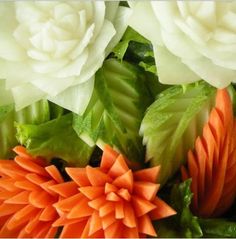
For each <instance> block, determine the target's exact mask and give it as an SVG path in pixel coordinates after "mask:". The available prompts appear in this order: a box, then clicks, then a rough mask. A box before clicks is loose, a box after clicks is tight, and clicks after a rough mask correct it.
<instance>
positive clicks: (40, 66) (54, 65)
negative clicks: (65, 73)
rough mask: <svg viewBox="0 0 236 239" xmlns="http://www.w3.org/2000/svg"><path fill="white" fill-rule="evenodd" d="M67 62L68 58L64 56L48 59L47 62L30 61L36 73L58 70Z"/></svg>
mask: <svg viewBox="0 0 236 239" xmlns="http://www.w3.org/2000/svg"><path fill="white" fill-rule="evenodd" d="M68 63H69V60H68V59H67V58H65V57H64V58H61V59H55V60H50V61H47V62H41V61H32V62H31V67H32V69H33V70H34V71H35V72H36V73H41V74H46V73H47V74H48V73H53V72H56V71H58V70H59V69H61V68H62V67H64V66H65V65H67V64H68Z"/></svg>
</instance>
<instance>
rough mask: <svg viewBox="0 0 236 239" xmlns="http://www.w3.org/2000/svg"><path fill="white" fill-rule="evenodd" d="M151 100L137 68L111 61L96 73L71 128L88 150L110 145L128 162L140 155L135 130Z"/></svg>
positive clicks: (142, 150)
mask: <svg viewBox="0 0 236 239" xmlns="http://www.w3.org/2000/svg"><path fill="white" fill-rule="evenodd" d="M151 98H152V97H151V96H150V94H149V92H148V90H147V88H146V86H145V79H144V78H143V77H142V74H141V72H140V71H139V69H138V68H136V67H134V66H133V65H131V64H129V63H127V62H125V61H123V62H119V61H118V60H115V59H109V60H107V61H105V63H104V65H103V67H102V68H101V69H100V70H99V71H98V72H97V74H96V80H95V90H94V93H93V96H92V99H91V101H90V104H89V106H88V108H87V109H86V112H85V113H84V114H83V115H82V116H79V115H76V114H74V122H73V127H74V129H75V131H76V132H77V134H78V136H79V137H80V138H82V139H83V140H84V141H85V142H87V143H88V144H89V145H90V146H94V145H95V144H96V145H98V146H99V147H100V148H103V146H104V145H105V144H110V145H111V146H113V147H114V148H116V149H117V150H118V151H120V152H121V153H123V154H125V155H126V156H127V157H128V158H129V159H130V160H132V161H141V160H142V158H143V155H144V148H143V146H142V139H141V137H140V136H139V127H140V123H141V120H142V118H143V115H144V111H145V109H146V107H147V106H148V105H149V104H150V102H151Z"/></svg>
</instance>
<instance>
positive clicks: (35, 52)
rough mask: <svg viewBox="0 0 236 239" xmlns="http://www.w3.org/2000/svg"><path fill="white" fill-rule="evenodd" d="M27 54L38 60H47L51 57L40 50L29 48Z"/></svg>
mask: <svg viewBox="0 0 236 239" xmlns="http://www.w3.org/2000/svg"><path fill="white" fill-rule="evenodd" d="M27 55H28V56H29V57H30V58H32V59H34V60H38V61H49V60H50V59H51V57H50V55H48V54H45V53H44V52H42V51H39V50H36V49H30V50H28V51H27Z"/></svg>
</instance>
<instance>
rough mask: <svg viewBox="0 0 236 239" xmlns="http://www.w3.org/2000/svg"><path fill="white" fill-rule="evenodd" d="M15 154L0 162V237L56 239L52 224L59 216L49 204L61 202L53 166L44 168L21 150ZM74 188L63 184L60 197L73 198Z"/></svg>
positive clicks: (54, 228) (59, 180)
mask: <svg viewBox="0 0 236 239" xmlns="http://www.w3.org/2000/svg"><path fill="white" fill-rule="evenodd" d="M14 151H15V152H16V153H17V154H18V156H16V157H15V160H0V237H1V238H8V237H19V238H27V237H30V238H43V237H46V238H50V237H55V235H56V232H57V227H52V224H53V222H54V221H55V220H56V219H57V218H58V216H59V215H58V213H57V212H56V210H55V208H54V207H52V204H54V203H55V202H57V201H58V199H59V198H60V196H59V194H57V192H56V190H55V188H56V186H57V185H58V183H61V184H60V185H63V179H62V177H61V175H60V173H59V172H58V170H57V168H56V167H55V166H53V165H51V166H47V167H45V166H46V163H45V162H46V161H45V160H43V159H42V158H39V157H32V156H31V155H30V154H29V153H27V151H26V149H25V148H24V147H22V146H17V147H15V148H14ZM72 184H73V185H72ZM74 185H76V184H75V183H74V182H71V183H70V185H69V184H66V190H65V192H64V193H63V194H61V197H63V196H71V195H72V194H74V193H75V190H77V188H75V187H74ZM51 187H54V188H53V190H51V189H50V188H51ZM56 189H57V188H56ZM57 190H58V189H57Z"/></svg>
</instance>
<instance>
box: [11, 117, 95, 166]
mask: <svg viewBox="0 0 236 239" xmlns="http://www.w3.org/2000/svg"><path fill="white" fill-rule="evenodd" d="M72 120H73V115H72V113H69V114H65V115H63V116H61V117H58V118H57V119H54V120H50V121H47V122H45V123H42V124H39V125H35V124H21V123H16V129H17V135H16V137H17V139H18V141H19V142H20V143H21V144H23V145H25V146H26V148H27V149H28V150H29V152H30V153H31V154H33V155H40V156H43V157H46V158H47V159H48V160H50V159H52V158H61V159H63V160H65V161H67V162H68V163H69V164H71V165H76V166H85V165H87V164H88V161H89V159H90V156H91V154H92V152H93V148H92V147H89V146H88V145H87V144H86V143H84V142H83V141H82V140H81V139H79V137H78V136H77V134H76V133H75V131H74V130H73V128H72Z"/></svg>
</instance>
